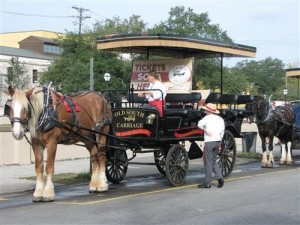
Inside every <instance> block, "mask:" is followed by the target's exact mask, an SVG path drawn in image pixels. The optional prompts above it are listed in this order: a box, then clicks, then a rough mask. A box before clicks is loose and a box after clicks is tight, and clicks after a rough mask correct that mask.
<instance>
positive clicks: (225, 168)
mask: <svg viewBox="0 0 300 225" xmlns="http://www.w3.org/2000/svg"><path fill="white" fill-rule="evenodd" d="M235 160H236V143H235V139H234V136H233V134H232V133H231V132H230V131H228V130H225V132H224V137H223V140H222V143H221V150H220V151H219V153H218V157H217V162H218V164H219V166H220V169H221V172H222V175H223V177H226V176H228V175H229V174H230V173H231V172H232V170H233V167H234V164H235Z"/></svg>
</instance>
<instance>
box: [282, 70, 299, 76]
mask: <svg viewBox="0 0 300 225" xmlns="http://www.w3.org/2000/svg"><path fill="white" fill-rule="evenodd" d="M285 71H286V72H285V76H287V77H300V68H293V69H286V70H285Z"/></svg>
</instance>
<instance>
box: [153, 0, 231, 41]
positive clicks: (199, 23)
mask: <svg viewBox="0 0 300 225" xmlns="http://www.w3.org/2000/svg"><path fill="white" fill-rule="evenodd" d="M148 32H149V33H165V34H178V35H188V36H195V37H198V38H199V37H200V38H207V39H213V40H220V41H226V42H231V39H230V38H229V36H228V35H227V32H226V31H222V29H221V28H220V26H219V25H218V24H211V21H210V19H209V17H208V13H201V14H197V13H195V12H194V11H193V9H191V8H187V9H185V7H184V6H176V7H174V8H171V10H170V12H169V18H168V19H167V21H164V22H161V23H160V24H158V25H154V27H153V28H151V29H149V30H148Z"/></svg>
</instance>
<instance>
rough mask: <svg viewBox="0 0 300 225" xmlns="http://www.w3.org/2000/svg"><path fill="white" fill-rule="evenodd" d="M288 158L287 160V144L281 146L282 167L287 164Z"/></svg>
mask: <svg viewBox="0 0 300 225" xmlns="http://www.w3.org/2000/svg"><path fill="white" fill-rule="evenodd" d="M286 162H287V158H286V150H285V144H281V158H280V161H279V163H280V165H282V164H286Z"/></svg>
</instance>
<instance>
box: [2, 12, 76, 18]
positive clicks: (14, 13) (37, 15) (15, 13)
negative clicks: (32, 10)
mask: <svg viewBox="0 0 300 225" xmlns="http://www.w3.org/2000/svg"><path fill="white" fill-rule="evenodd" d="M0 13H6V14H12V15H18V16H32V17H50V18H71V17H74V16H53V15H40V14H29V13H19V12H10V11H3V10H0Z"/></svg>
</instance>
